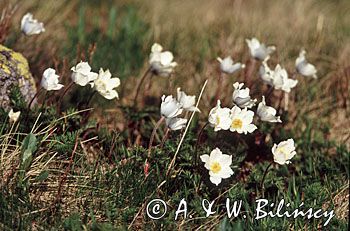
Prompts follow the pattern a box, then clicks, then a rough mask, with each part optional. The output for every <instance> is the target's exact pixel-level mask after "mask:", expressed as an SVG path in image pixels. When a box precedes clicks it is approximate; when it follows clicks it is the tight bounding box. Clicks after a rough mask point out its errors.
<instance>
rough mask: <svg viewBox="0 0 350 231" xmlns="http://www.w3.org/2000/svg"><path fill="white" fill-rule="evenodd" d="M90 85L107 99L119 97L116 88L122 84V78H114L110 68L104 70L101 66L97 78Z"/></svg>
mask: <svg viewBox="0 0 350 231" xmlns="http://www.w3.org/2000/svg"><path fill="white" fill-rule="evenodd" d="M90 85H91V87H93V88H94V89H95V90H96V91H97V92H98V93H99V94H100V95H102V96H103V97H105V98H106V99H109V100H111V99H114V98H118V92H117V91H116V90H114V88H116V87H118V86H119V85H120V79H119V78H112V74H111V72H110V71H109V70H108V69H107V70H106V71H103V69H102V68H101V69H100V71H99V74H98V77H97V79H95V80H94V82H93V83H90Z"/></svg>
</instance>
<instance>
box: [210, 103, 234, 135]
mask: <svg viewBox="0 0 350 231" xmlns="http://www.w3.org/2000/svg"><path fill="white" fill-rule="evenodd" d="M220 104H221V102H220V100H218V101H217V104H216V107H214V108H212V109H211V110H210V112H209V118H208V121H209V123H210V124H211V125H212V126H213V127H214V131H219V130H221V129H222V130H228V129H229V128H230V125H231V119H230V109H229V108H221V106H220Z"/></svg>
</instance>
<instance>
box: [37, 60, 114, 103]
mask: <svg viewBox="0 0 350 231" xmlns="http://www.w3.org/2000/svg"><path fill="white" fill-rule="evenodd" d="M71 71H72V75H71V79H72V81H73V82H74V83H76V84H77V85H80V86H86V85H88V84H89V85H90V86H91V88H93V89H95V90H96V91H97V92H98V93H99V94H100V95H102V96H103V97H104V98H106V99H109V100H110V99H114V98H118V92H117V91H116V90H114V89H115V88H116V87H118V86H119V85H120V79H119V78H116V77H115V78H112V74H111V72H110V71H109V70H106V71H104V70H103V69H102V68H101V69H100V71H99V73H98V74H97V73H95V72H92V71H91V67H90V65H89V64H88V63H87V62H80V63H78V64H77V65H76V66H74V67H72V68H71ZM58 78H59V76H58V75H57V74H56V71H55V70H54V69H52V68H48V69H46V70H45V71H44V73H43V78H42V80H41V87H42V88H44V89H45V90H47V91H56V90H60V89H61V88H62V87H64V86H63V85H62V84H59V83H58V82H59V80H58Z"/></svg>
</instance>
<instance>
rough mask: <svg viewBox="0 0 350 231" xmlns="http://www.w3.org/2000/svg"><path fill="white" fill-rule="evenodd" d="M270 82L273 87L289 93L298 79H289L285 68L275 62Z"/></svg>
mask: <svg viewBox="0 0 350 231" xmlns="http://www.w3.org/2000/svg"><path fill="white" fill-rule="evenodd" d="M272 83H273V86H274V88H275V89H277V90H282V91H284V92H287V93H289V92H290V90H291V89H292V88H294V87H295V86H296V85H297V83H298V80H295V79H289V78H288V73H287V71H286V69H284V68H282V67H281V66H280V65H279V64H277V65H276V68H275V70H274V71H273V81H272Z"/></svg>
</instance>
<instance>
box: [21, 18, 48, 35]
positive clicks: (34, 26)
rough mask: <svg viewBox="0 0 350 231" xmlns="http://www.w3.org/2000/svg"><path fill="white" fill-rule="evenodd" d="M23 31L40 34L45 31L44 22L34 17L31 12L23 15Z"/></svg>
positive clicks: (28, 33) (26, 33)
mask: <svg viewBox="0 0 350 231" xmlns="http://www.w3.org/2000/svg"><path fill="white" fill-rule="evenodd" d="M21 31H22V32H23V33H24V34H25V35H34V34H40V33H41V32H44V31H45V28H44V23H42V22H39V21H38V20H36V19H34V18H33V15H32V14H31V13H27V14H25V15H24V16H23V17H22V20H21Z"/></svg>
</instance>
